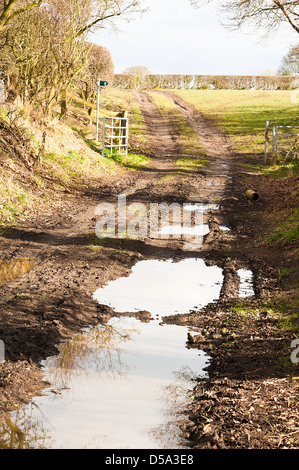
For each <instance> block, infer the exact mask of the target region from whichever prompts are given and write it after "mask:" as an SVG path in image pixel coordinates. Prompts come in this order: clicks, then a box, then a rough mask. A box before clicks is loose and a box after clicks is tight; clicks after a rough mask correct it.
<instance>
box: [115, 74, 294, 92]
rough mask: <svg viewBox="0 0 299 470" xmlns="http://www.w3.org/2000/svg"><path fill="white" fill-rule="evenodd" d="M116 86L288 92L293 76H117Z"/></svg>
mask: <svg viewBox="0 0 299 470" xmlns="http://www.w3.org/2000/svg"><path fill="white" fill-rule="evenodd" d="M114 86H115V87H118V88H127V89H149V90H150V89H155V88H162V89H163V88H164V89H167V88H168V89H187V90H189V89H192V90H204V89H215V90H249V89H256V90H288V89H291V88H292V87H293V86H294V87H295V88H296V87H297V85H296V84H295V85H294V77H292V76H263V75H261V76H253V75H152V74H146V75H143V76H140V75H136V74H133V73H127V74H115V76H114Z"/></svg>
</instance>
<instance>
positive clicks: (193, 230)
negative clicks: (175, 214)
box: [158, 224, 209, 236]
mask: <svg viewBox="0 0 299 470" xmlns="http://www.w3.org/2000/svg"><path fill="white" fill-rule="evenodd" d="M208 233H209V225H208V224H202V225H196V226H194V227H185V226H184V225H167V226H166V227H162V228H161V229H160V230H159V232H158V234H159V235H193V236H196V235H202V236H203V235H207V234H208Z"/></svg>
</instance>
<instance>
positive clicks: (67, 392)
mask: <svg viewBox="0 0 299 470" xmlns="http://www.w3.org/2000/svg"><path fill="white" fill-rule="evenodd" d="M222 282H223V276H222V270H221V269H220V268H218V267H216V266H206V264H205V262H204V260H202V259H184V260H182V261H179V262H173V261H172V260H168V261H160V260H150V261H140V262H138V263H137V264H136V265H135V266H134V267H133V270H132V274H131V275H130V276H129V277H127V278H121V279H118V280H115V281H112V282H110V283H109V284H108V285H107V286H106V287H104V288H101V289H99V290H98V291H97V292H96V293H95V294H94V297H95V298H96V299H97V300H98V302H100V303H102V304H105V305H111V306H113V308H114V309H115V310H116V311H119V312H124V311H128V312H133V311H137V310H138V311H139V310H147V311H149V312H150V313H151V314H152V315H156V316H158V319H157V318H156V319H155V320H152V321H151V322H150V323H142V322H141V321H140V320H137V319H135V318H131V317H121V318H119V317H113V318H112V319H111V320H110V321H109V322H108V324H106V325H99V326H97V327H95V328H89V329H86V331H84V332H82V334H80V335H77V336H76V337H75V338H74V339H73V340H72V341H68V342H65V343H62V344H61V345H60V346H59V350H60V354H59V355H58V356H55V357H50V358H48V359H47V360H46V361H44V363H43V370H44V378H45V380H48V381H49V382H50V383H51V384H52V387H53V388H54V389H55V391H56V393H48V394H47V395H45V396H43V397H38V398H36V399H34V402H32V403H31V404H30V405H28V406H27V407H25V408H22V409H21V410H19V411H17V412H15V413H14V414H13V415H12V420H13V421H14V423H16V424H15V426H17V427H18V429H20V432H21V433H22V436H23V437H22V442H23V443H24V445H25V446H27V448H30V447H32V448H37V447H46V448H105V449H123V448H131V449H152V448H159V449H162V448H164V449H167V448H168V449H171V448H174V449H175V448H184V447H186V446H188V443H186V442H185V443H183V442H182V441H181V439H180V432H179V431H180V429H179V425H178V419H180V418H181V415H180V413H181V412H182V410H184V409H186V406H187V403H188V402H189V401H190V399H191V398H190V396H191V393H192V390H193V388H194V379H195V378H197V377H199V376H202V375H204V372H203V368H204V367H205V366H206V365H207V363H208V358H207V357H206V356H205V355H204V354H203V353H202V352H201V351H198V350H197V349H187V348H186V341H187V334H188V329H187V328H185V327H182V326H176V325H161V324H160V318H161V317H162V316H165V315H170V314H173V313H186V312H188V311H190V310H191V309H193V308H194V306H204V305H206V304H207V303H208V302H211V301H213V300H214V299H217V298H218V297H219V294H220V289H221V285H222Z"/></svg>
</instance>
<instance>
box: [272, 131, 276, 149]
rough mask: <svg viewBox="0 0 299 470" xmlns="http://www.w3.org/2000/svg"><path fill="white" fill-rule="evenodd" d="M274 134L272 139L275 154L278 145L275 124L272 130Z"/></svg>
mask: <svg viewBox="0 0 299 470" xmlns="http://www.w3.org/2000/svg"><path fill="white" fill-rule="evenodd" d="M272 134H273V139H272V153H273V155H274V153H275V147H276V142H275V141H276V127H275V126H273V130H272Z"/></svg>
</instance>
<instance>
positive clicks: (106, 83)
mask: <svg viewBox="0 0 299 470" xmlns="http://www.w3.org/2000/svg"><path fill="white" fill-rule="evenodd" d="M107 85H108V82H106V81H104V80H100V86H107Z"/></svg>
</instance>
